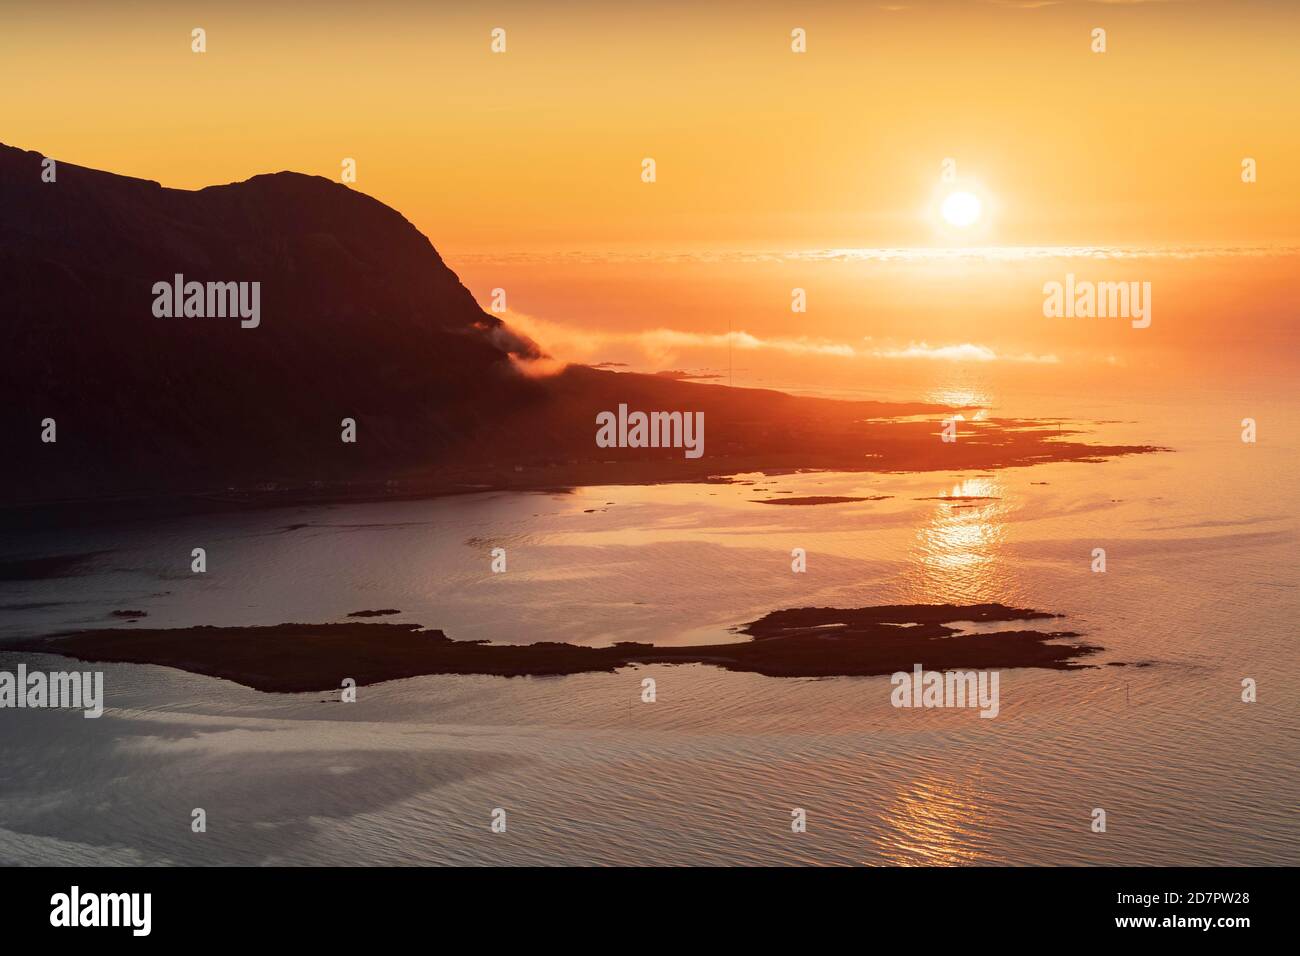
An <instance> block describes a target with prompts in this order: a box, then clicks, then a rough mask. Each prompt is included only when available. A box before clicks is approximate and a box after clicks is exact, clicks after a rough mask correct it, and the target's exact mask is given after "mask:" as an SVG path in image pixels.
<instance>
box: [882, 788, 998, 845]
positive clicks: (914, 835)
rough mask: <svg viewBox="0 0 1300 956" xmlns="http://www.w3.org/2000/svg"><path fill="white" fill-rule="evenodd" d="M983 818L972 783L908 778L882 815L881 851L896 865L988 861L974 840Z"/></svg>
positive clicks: (981, 825) (975, 789)
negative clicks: (910, 779) (911, 779)
mask: <svg viewBox="0 0 1300 956" xmlns="http://www.w3.org/2000/svg"><path fill="white" fill-rule="evenodd" d="M984 821H985V814H984V813H983V811H982V810H981V809H980V801H979V797H978V792H977V788H975V786H974V785H973V782H972V781H963V782H962V783H960V784H958V783H957V782H955V781H945V780H941V779H938V778H936V777H933V776H931V777H928V778H920V779H917V780H913V781H911V783H910V784H909V785H908V787H907V789H900V790H899V791H898V792H897V794H895V797H894V801H893V802H892V803H891V804H890V805H889V806H888V807H887V808H886V809H885V811H884V812H883V813H882V814H881V818H880V822H881V826H882V828H883V830H884V836H883V839H882V843H883V845H882V847H881V855H882V856H883V857H884V860H885V862H886V863H887V864H892V865H895V866H955V865H961V864H974V863H980V862H983V861H985V860H987V859H988V854H987V853H985V852H984V851H983V850H981V849H980V847H979V846H978V845H977V844H976V839H977V837H978V834H979V832H980V830H981V829H982V827H983V824H984Z"/></svg>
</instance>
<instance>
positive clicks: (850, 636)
mask: <svg viewBox="0 0 1300 956" xmlns="http://www.w3.org/2000/svg"><path fill="white" fill-rule="evenodd" d="M1061 616H1062V615H1059V614H1051V613H1047V612H1042V611H1035V610H1031V609H1025V608H1012V607H1007V606H1005V605H1002V604H977V605H953V604H922V605H884V606H880V607H868V608H848V609H844V608H793V609H788V610H782V611H773V612H770V613H768V614H766V615H764V616H763V617H761V618H759V619H758V620H756V621H751V622H749V623H748V624H744V625H740V626H739V627H737V629H736V630H737V631H738V632H739V633H741V634H746V635H748V636H749V637H750V638H751V640H749V641H743V642H739V643H730V644H709V645H698V646H685V647H660V646H657V645H652V644H642V643H635V642H621V643H617V644H613V645H610V646H607V647H588V646H585V645H579V644H567V643H561V642H553V641H543V642H538V643H534V644H490V643H487V642H484V641H457V640H453V639H452V638H450V637H448V636H447V635H446V634H444V633H443V632H442V631H441V630H437V629H427V630H426V629H424V628H423V627H422V626H421V625H419V624H395V623H378V622H366V623H361V622H355V621H353V622H347V623H330V624H299V623H286V624H276V625H266V626H252V627H214V626H210V625H198V626H195V627H187V628H141V629H134V628H133V629H124V628H94V629H89V630H81V631H72V632H64V633H60V634H54V635H50V636H47V637H44V638H35V639H23V640H18V641H14V642H12V643H6V644H5V645H4V649H5V650H7V651H28V652H39V653H50V654H57V655H60V656H62V657H68V658H72V659H75V660H79V661H83V662H86V663H130V664H155V665H159V666H164V667H173V668H177V669H179V670H184V671H189V672H191V673H195V674H203V675H205V676H209V677H219V678H222V679H225V680H230V681H233V682H235V683H238V684H242V685H244V686H246V687H251V688H253V689H254V690H260V691H264V692H269V693H303V692H324V691H331V690H338V689H339V688H340V687H341V686H342V681H343V680H345V679H351V680H354V681H355V682H356V684H357V686H364V685H368V684H379V683H384V682H385V681H390V680H399V679H403V678H408V677H422V676H428V675H436V674H461V675H470V674H478V675H488V676H499V677H544V676H567V675H571V674H584V673H593V672H607V673H612V672H614V671H617V670H619V669H621V668H625V667H633V666H636V665H639V664H708V665H711V666H714V667H720V668H722V669H724V670H731V671H738V672H745V673H755V674H762V675H765V676H769V677H871V676H883V675H888V674H893V673H896V672H899V671H910V670H911V669H912V667H913V666H914V665H915V664H918V663H919V664H922V665H923V666H924V667H925V668H927V669H930V670H988V669H1010V668H1017V667H1037V668H1046V669H1052V670H1072V669H1077V668H1082V667H1088V666H1092V665H1089V664H1084V663H1080V659H1081V658H1085V657H1088V656H1090V655H1093V654H1096V653H1098V652H1100V651H1101V650H1103V648H1101V647H1099V646H1096V645H1090V644H1084V643H1077V642H1074V639H1076V638H1078V637H1081V635H1080V634H1078V633H1077V632H1074V631H1067V630H1052V631H1038V630H1025V629H1015V628H1012V629H1008V630H1005V631H996V632H991V633H974V634H963V633H962V629H961V628H960V627H954V626H952V625H953V624H954V623H958V622H978V623H987V622H1007V623H1014V622H1025V621H1042V620H1050V619H1056V618H1059V617H1061ZM1062 642H1065V643H1062Z"/></svg>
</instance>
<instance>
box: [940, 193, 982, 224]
mask: <svg viewBox="0 0 1300 956" xmlns="http://www.w3.org/2000/svg"><path fill="white" fill-rule="evenodd" d="M983 211H984V204H983V203H981V202H980V199H979V197H978V196H976V195H975V194H974V193H968V192H953V193H949V194H948V196H947V198H945V199H944V201H943V205H942V206H941V207H940V208H939V212H940V214H942V216H943V218H944V221H945V222H946V223H948V225H950V226H956V227H957V228H958V229H965V228H967V227H969V226H973V225H975V223H977V222H979V218H980V213H982V212H983Z"/></svg>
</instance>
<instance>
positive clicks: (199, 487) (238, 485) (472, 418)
mask: <svg viewBox="0 0 1300 956" xmlns="http://www.w3.org/2000/svg"><path fill="white" fill-rule="evenodd" d="M43 160H44V157H43V156H42V154H40V153H35V152H30V151H23V150H19V149H15V148H12V147H8V146H4V145H2V144H0V294H3V297H4V301H3V309H2V311H0V369H2V370H3V375H0V440H2V441H3V442H4V447H5V449H6V457H7V459H8V460H7V462H6V463H7V465H8V467H6V468H4V469H2V470H0V492H3V501H4V503H5V504H6V505H7V506H9V509H10V510H11V511H12V510H13V509H14V508H15V506H16V507H17V508H24V507H26V506H29V505H34V504H41V503H48V502H51V501H60V500H69V499H70V500H79V501H84V500H90V499H95V500H102V499H106V498H117V499H129V500H156V499H158V498H161V497H166V496H173V497H174V496H178V495H185V496H193V495H202V496H205V500H209V501H210V500H211V499H212V498H213V497H214V496H215V497H218V498H221V499H224V500H232V501H235V502H236V503H242V502H245V501H248V500H254V499H257V500H260V501H267V500H271V501H275V500H284V501H291V500H314V499H330V498H336V499H337V498H349V497H351V498H357V497H371V496H385V495H394V494H410V495H419V494H431V493H444V492H448V491H463V490H473V489H479V488H484V487H493V488H535V489H536V488H562V487H569V486H573V485H580V484H581V485H601V484H621V483H640V482H651V481H675V480H700V479H704V478H708V477H710V476H716V475H727V474H735V473H737V472H748V471H760V470H765V471H769V472H774V471H790V470H796V469H801V468H825V469H838V470H916V469H938V468H962V467H971V468H994V467H1000V466H1003V465H1010V464H1029V463H1033V462H1038V461H1045V460H1060V459H1063V458H1090V459H1095V458H1096V457H1097V456H1102V455H1106V454H1121V453H1127V452H1136V451H1149V450H1151V449H1150V448H1148V447H1146V446H1141V447H1137V446H1125V447H1113V448H1105V447H1099V446H1092V445H1084V444H1081V443H1076V442H1070V441H1066V440H1062V436H1061V435H1059V434H1058V430H1057V426H1056V425H1055V424H1053V425H1052V426H1051V428H1050V429H1037V428H1034V427H1033V426H1032V424H1031V423H1029V424H1027V423H1024V422H1016V423H1012V424H1013V427H1009V428H1006V429H1000V428H999V424H998V423H997V421H996V420H990V421H987V422H983V423H981V424H980V426H979V428H980V433H979V434H978V435H969V436H968V438H967V440H966V441H964V442H962V443H960V444H955V445H950V446H946V447H941V446H940V445H939V444H938V441H937V438H936V425H935V419H936V418H937V417H938V415H939V414H941V413H943V412H945V411H946V409H944V408H943V407H941V406H935V405H923V404H908V405H902V404H887V403H882V402H843V401H832V400H829V399H817V398H800V397H794V396H790V395H786V394H783V393H780V392H775V391H768V390H761V389H732V388H728V387H725V386H721V385H711V384H703V383H698V382H687V381H678V380H675V379H673V378H671V377H665V376H657V375H639V374H633V373H625V372H615V371H607V370H604V369H596V368H589V367H586V366H569V367H567V368H565V369H564V370H563V371H562V372H560V373H558V374H553V375H548V376H535V375H528V374H524V373H523V372H521V370H520V369H521V367H526V366H528V365H529V364H530V363H531V360H533V359H536V358H538V357H539V356H540V352H539V349H538V347H537V346H536V345H535V344H534V343H532V342H530V341H528V340H527V339H525V338H522V337H520V336H518V335H516V334H515V333H513V332H512V331H511V330H510V329H508V328H507V327H506V326H505V325H504V324H503V323H502V322H501V321H500V320H499V319H498V318H497V317H495V316H493V315H490V314H488V313H485V312H484V311H483V310H482V309H480V308H479V307H478V305H477V303H476V302H475V301H474V298H473V296H472V295H471V294H470V293H469V291H468V290H467V289H466V288H465V287H464V286H463V285H461V283H460V281H459V279H458V278H457V277H456V275H455V274H454V273H453V272H452V271H451V270H450V269H449V268H448V267H447V266H446V264H445V263H444V262H443V261H442V258H441V257H440V256H439V255H438V253H437V251H436V250H435V249H434V248H433V246H432V244H431V243H430V242H429V240H428V239H427V238H426V237H425V236H424V235H423V234H421V233H420V232H419V230H417V229H416V228H415V227H414V226H413V225H412V224H411V223H410V222H408V221H407V220H406V219H405V218H403V217H402V216H401V215H400V214H399V213H398V212H396V211H394V210H393V209H390V208H389V207H387V206H385V205H383V204H382V203H380V202H378V201H377V200H375V199H372V198H370V197H368V196H366V195H364V194H362V193H359V192H357V191H355V190H353V189H350V188H348V187H346V186H344V185H342V184H340V183H335V182H332V181H330V180H327V179H325V178H323V177H319V176H305V175H302V174H299V173H292V172H282V173H275V174H271V175H260V176H254V177H253V178H252V179H249V180H247V181H245V182H240V183H232V184H230V185H225V186H209V187H207V188H204V189H198V190H182V189H169V188H165V187H163V186H161V185H159V184H158V183H156V182H151V181H147V180H142V179H133V178H130V177H126V176H119V175H114V174H111V173H106V172H100V171H96V170H92V169H86V168H83V167H79V166H75V165H72V164H70V163H64V162H59V163H58V164H57V166H56V167H55V169H56V175H55V180H54V181H53V182H46V181H44V178H43V177H42V171H43V168H44V167H43ZM177 274H179V275H182V276H183V277H184V280H185V281H186V282H190V281H194V282H200V283H208V282H223V283H224V282H244V283H253V282H257V283H260V316H259V323H258V325H257V327H255V328H244V327H242V325H241V322H240V320H239V318H237V317H224V318H214V317H193V316H189V317H185V316H182V317H161V316H160V315H157V314H155V308H154V307H155V293H154V291H153V290H154V286H155V284H157V283H172V282H173V277H174V276H176V275H177ZM620 403H626V404H627V405H628V406H629V407H630V408H632V409H634V410H642V411H656V410H660V411H681V412H688V411H689V412H695V411H698V412H703V413H705V418H706V421H707V428H706V434H705V453H704V455H703V456H701V457H700V458H699V459H695V460H692V459H688V458H684V457H683V454H682V451H681V449H678V448H673V449H664V448H602V447H598V446H597V444H596V441H595V435H596V416H597V414H598V413H600V412H603V411H611V410H613V409H616V408H617V407H618V406H619V404H620ZM923 415H929V416H930V420H918V419H917V418H915V417H913V418H910V419H909V418H904V417H902V416H923ZM48 419H53V420H54V423H55V426H54V427H55V429H56V431H55V435H56V438H57V440H56V441H54V442H45V441H42V435H43V433H44V423H45V422H46V420H48ZM344 419H352V420H354V421H355V423H356V434H357V440H356V442H355V443H346V442H344V441H342V440H341V435H342V430H343V429H342V424H341V423H342V421H343V420H344ZM1067 434H1068V433H1067ZM1048 438H1051V439H1053V440H1052V441H1050V442H1048V441H1047V439H1048Z"/></svg>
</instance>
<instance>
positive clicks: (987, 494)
mask: <svg viewBox="0 0 1300 956" xmlns="http://www.w3.org/2000/svg"><path fill="white" fill-rule="evenodd" d="M1002 490H1003V488H1002V483H1001V482H1000V481H999V480H998V479H996V478H968V479H966V480H964V481H960V482H957V483H955V484H953V485H952V486H951V488H949V489H948V490H945V491H942V492H937V493H936V496H935V497H936V498H937V499H943V500H935V501H932V502H929V504H931V505H933V510H932V511H931V513H930V517H929V520H927V521H925V522H923V523H922V524H920V525H919V526H918V527H917V529H916V532H915V534H914V547H913V552H914V553H913V560H912V562H911V567H912V568H913V569H914V571H913V581H914V584H913V587H912V593H913V595H914V599H915V600H916V601H917V602H919V603H925V604H932V603H944V602H952V603H958V604H973V603H981V602H985V601H1003V600H1005V599H1006V598H1007V597H1008V596H1009V595H1010V594H1011V593H1012V592H1013V591H1014V590H1015V587H1014V583H1015V573H1014V571H1013V569H1012V567H1011V566H1010V565H1009V564H1008V562H1006V561H1004V560H1002V559H1001V550H1002V545H1003V542H1004V540H1005V538H1006V534H1007V525H1006V517H1007V514H1008V511H1009V506H1008V505H1007V504H1006V503H1005V502H1004V501H1003V500H1002Z"/></svg>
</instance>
